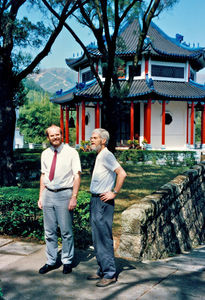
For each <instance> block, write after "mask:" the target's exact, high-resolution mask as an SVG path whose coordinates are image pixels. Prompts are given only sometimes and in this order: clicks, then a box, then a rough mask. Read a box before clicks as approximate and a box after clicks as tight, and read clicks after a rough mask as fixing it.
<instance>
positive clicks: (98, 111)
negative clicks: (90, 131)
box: [95, 102, 100, 128]
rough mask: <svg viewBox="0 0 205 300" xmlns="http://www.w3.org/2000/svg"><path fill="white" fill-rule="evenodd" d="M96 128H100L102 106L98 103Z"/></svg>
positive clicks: (96, 107)
mask: <svg viewBox="0 0 205 300" xmlns="http://www.w3.org/2000/svg"><path fill="white" fill-rule="evenodd" d="M95 128H100V104H99V102H97V104H96V106H95Z"/></svg>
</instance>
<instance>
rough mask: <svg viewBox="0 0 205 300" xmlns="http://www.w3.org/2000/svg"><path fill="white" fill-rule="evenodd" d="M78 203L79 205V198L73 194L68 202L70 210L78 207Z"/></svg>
mask: <svg viewBox="0 0 205 300" xmlns="http://www.w3.org/2000/svg"><path fill="white" fill-rule="evenodd" d="M76 205H77V198H76V196H72V197H71V199H70V202H69V204H68V210H74V208H76Z"/></svg>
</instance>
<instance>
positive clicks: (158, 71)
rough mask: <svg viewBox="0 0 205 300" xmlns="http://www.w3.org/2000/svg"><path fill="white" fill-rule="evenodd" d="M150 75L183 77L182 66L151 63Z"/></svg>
mask: <svg viewBox="0 0 205 300" xmlns="http://www.w3.org/2000/svg"><path fill="white" fill-rule="evenodd" d="M151 76H156V77H170V78H184V68H183V67H174V66H162V65H152V67H151Z"/></svg>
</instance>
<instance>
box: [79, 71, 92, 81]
mask: <svg viewBox="0 0 205 300" xmlns="http://www.w3.org/2000/svg"><path fill="white" fill-rule="evenodd" d="M93 78H94V74H93V73H92V72H91V71H87V72H83V73H82V82H87V81H90V80H92V79H93Z"/></svg>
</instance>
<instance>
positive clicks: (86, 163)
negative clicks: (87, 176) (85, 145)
mask: <svg viewBox="0 0 205 300" xmlns="http://www.w3.org/2000/svg"><path fill="white" fill-rule="evenodd" d="M79 156H80V161H81V166H82V169H83V170H86V169H87V170H88V171H89V172H90V173H92V170H93V168H94V164H95V159H96V152H95V151H91V152H84V151H81V150H79Z"/></svg>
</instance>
